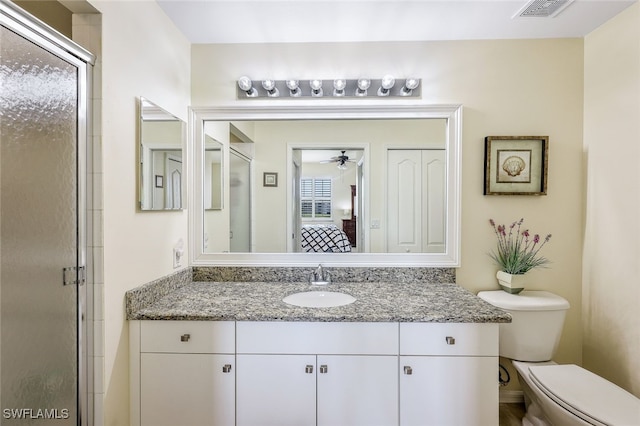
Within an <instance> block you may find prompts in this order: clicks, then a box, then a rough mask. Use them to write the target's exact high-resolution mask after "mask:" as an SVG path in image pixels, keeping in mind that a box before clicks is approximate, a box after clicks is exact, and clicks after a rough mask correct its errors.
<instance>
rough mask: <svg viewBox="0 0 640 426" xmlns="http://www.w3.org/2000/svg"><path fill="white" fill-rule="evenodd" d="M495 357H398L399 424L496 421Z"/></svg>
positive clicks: (470, 425)
mask: <svg viewBox="0 0 640 426" xmlns="http://www.w3.org/2000/svg"><path fill="white" fill-rule="evenodd" d="M497 375H498V358H497V357H462V356H460V357H440V356H401V357H400V425H401V426H411V425H416V426H429V425H434V426H447V425H465V426H473V425H478V426H484V425H497V424H498V376H497Z"/></svg>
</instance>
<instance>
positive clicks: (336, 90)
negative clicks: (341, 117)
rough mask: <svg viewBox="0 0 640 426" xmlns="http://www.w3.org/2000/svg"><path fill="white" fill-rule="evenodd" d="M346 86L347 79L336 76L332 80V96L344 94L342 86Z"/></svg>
mask: <svg viewBox="0 0 640 426" xmlns="http://www.w3.org/2000/svg"><path fill="white" fill-rule="evenodd" d="M345 87H347V81H346V80H344V79H342V78H338V79H336V80H333V96H344V88H345Z"/></svg>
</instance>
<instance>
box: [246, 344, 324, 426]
mask: <svg viewBox="0 0 640 426" xmlns="http://www.w3.org/2000/svg"><path fill="white" fill-rule="evenodd" d="M237 365H238V368H237V372H236V375H237V383H238V392H237V396H236V405H237V406H236V417H237V425H238V426H250V425H255V426H287V425H291V426H305V425H315V424H316V367H315V366H316V357H315V355H238V356H237Z"/></svg>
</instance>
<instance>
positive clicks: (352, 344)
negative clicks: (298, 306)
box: [237, 322, 398, 355]
mask: <svg viewBox="0 0 640 426" xmlns="http://www.w3.org/2000/svg"><path fill="white" fill-rule="evenodd" d="M237 331H238V334H237V339H238V342H237V344H238V345H237V350H238V353H246V354H251V353H254V354H344V355H371V354H375V355H397V354H398V324H397V323H351V322H349V323H335V322H279V323H275V322H238V323H237Z"/></svg>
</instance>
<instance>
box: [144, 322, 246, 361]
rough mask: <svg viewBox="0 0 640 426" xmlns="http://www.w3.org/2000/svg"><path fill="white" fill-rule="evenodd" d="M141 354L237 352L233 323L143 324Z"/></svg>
mask: <svg viewBox="0 0 640 426" xmlns="http://www.w3.org/2000/svg"><path fill="white" fill-rule="evenodd" d="M140 350H141V352H171V353H228V354H232V353H234V352H235V322H233V321H141V322H140Z"/></svg>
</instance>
